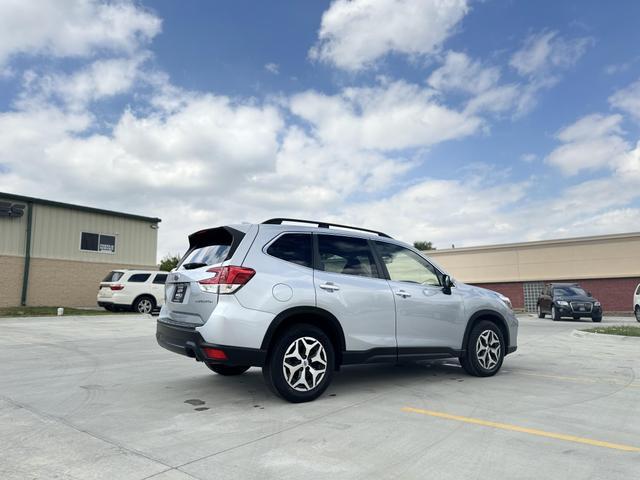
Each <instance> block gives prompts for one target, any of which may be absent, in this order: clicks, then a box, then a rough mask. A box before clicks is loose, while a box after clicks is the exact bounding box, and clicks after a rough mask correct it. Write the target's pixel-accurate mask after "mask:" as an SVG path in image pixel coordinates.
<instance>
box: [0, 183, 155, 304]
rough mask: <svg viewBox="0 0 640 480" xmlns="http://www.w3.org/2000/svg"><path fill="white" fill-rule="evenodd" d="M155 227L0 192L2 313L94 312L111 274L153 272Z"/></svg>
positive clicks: (137, 218)
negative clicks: (17, 309) (36, 309)
mask: <svg viewBox="0 0 640 480" xmlns="http://www.w3.org/2000/svg"><path fill="white" fill-rule="evenodd" d="M159 222H160V219H159V218H150V217H142V216H138V215H131V214H127V213H120V212H112V211H109V210H101V209H98V208H91V207H84V206H80V205H71V204H67V203H61V202H53V201H50V200H42V199H39V198H32V197H24V196H20V195H13V194H8V193H2V192H0V307H3V306H4V307H6V306H17V305H30V306H63V305H64V306H95V304H96V293H97V291H98V284H99V283H100V281H101V280H102V279H103V278H104V277H105V275H106V274H107V273H108V272H109V271H111V270H112V269H115V268H137V269H151V270H156V269H157V267H156V251H157V240H158V223H159Z"/></svg>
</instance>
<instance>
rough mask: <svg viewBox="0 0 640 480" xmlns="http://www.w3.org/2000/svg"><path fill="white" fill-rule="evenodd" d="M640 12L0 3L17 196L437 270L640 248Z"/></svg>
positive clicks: (9, 184)
mask: <svg viewBox="0 0 640 480" xmlns="http://www.w3.org/2000/svg"><path fill="white" fill-rule="evenodd" d="M639 22H640V2H637V1H635V0H627V1H625V0H620V1H616V2H601V1H588V0H575V1H572V0H563V1H562V2H558V1H551V0H540V1H536V2H529V1H524V0H484V1H481V0H476V1H473V0H353V1H347V0H334V1H321V0H314V1H310V0H309V1H300V0H296V1H293V0H292V1H284V0H273V1H269V2H263V1H257V0H256V1H247V0H241V1H238V0H236V1H216V2H210V1H204V0H202V1H196V0H185V1H180V2H177V1H173V0H154V1H150V0H149V1H126V0H122V1H110V2H100V1H96V0H57V1H55V0H37V1H36V0H33V1H25V0H5V1H3V2H0V191H3V192H10V193H16V194H21V195H29V196H35V197H39V198H46V199H51V200H57V201H63V202H70V203H77V204H82V205H88V206H93V207H98V208H106V209H113V210H118V211H124V212H129V213H137V214H141V215H146V216H157V217H160V218H162V223H161V224H160V229H159V231H158V235H159V237H158V242H159V245H158V248H159V250H158V255H159V257H163V256H164V255H166V254H182V253H184V251H185V248H186V246H187V235H188V234H189V233H192V232H194V231H196V230H200V229H202V228H207V227H214V226H219V225H225V224H232V223H241V222H251V223H256V222H261V221H264V220H266V219H268V218H272V217H294V218H307V219H313V220H324V221H333V222H335V223H342V224H350V225H357V226H363V227H367V228H372V229H376V230H382V231H385V232H387V233H389V234H391V235H392V236H394V237H396V238H398V239H401V240H403V241H406V242H409V243H411V242H413V241H416V240H422V241H432V242H433V244H434V245H435V246H436V247H437V248H448V247H450V246H451V245H455V246H456V247H461V246H472V245H486V244H495V243H507V242H516V241H528V240H539V239H551V238H565V237H576V236H584V235H597V234H609V233H622V232H632V231H638V230H640V49H639V48H638V46H639V45H640V29H638V28H637V25H638V23H639Z"/></svg>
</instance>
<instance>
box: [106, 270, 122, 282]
mask: <svg viewBox="0 0 640 480" xmlns="http://www.w3.org/2000/svg"><path fill="white" fill-rule="evenodd" d="M122 275H124V272H109V273H108V275H107V276H106V277H104V280H102V281H103V282H117V281H118V280H120V279H121V278H122Z"/></svg>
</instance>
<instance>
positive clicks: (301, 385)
mask: <svg viewBox="0 0 640 480" xmlns="http://www.w3.org/2000/svg"><path fill="white" fill-rule="evenodd" d="M282 372H283V373H284V378H285V380H286V381H287V383H288V384H289V386H290V387H291V388H293V389H294V390H297V391H299V392H308V391H310V390H313V389H314V388H316V387H317V386H318V385H319V384H320V382H322V379H323V378H324V376H325V373H326V372H327V352H326V351H325V349H324V347H323V346H322V343H320V341H318V340H317V339H315V338H313V337H301V338H298V339H296V340H294V341H293V342H292V343H291V345H289V347H288V348H287V350H286V352H285V354H284V358H283V360H282Z"/></svg>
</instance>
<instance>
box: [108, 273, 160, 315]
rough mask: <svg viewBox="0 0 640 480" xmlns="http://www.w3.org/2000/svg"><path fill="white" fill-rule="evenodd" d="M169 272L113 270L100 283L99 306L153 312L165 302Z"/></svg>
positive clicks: (110, 309) (111, 309)
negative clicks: (165, 286)
mask: <svg viewBox="0 0 640 480" xmlns="http://www.w3.org/2000/svg"><path fill="white" fill-rule="evenodd" d="M167 275H168V273H167V272H158V271H151V270H113V271H112V272H109V274H108V275H107V276H106V277H105V278H104V280H103V281H102V282H101V283H100V287H99V290H98V306H100V307H104V308H105V309H106V310H109V311H110V312H115V311H118V310H133V311H134V312H138V313H151V312H153V310H154V309H155V308H156V307H160V306H162V304H163V303H164V284H165V282H166V281H167Z"/></svg>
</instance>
